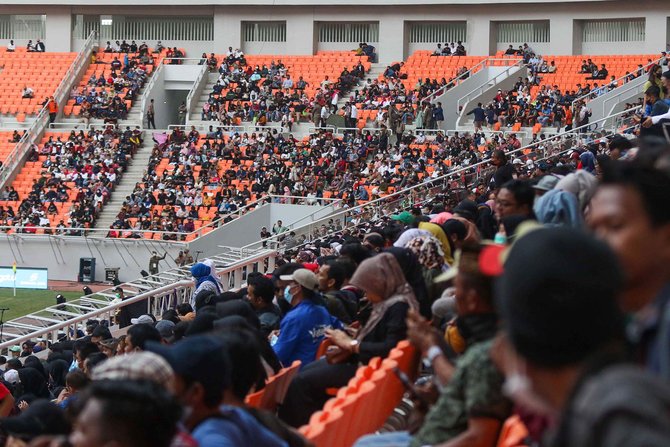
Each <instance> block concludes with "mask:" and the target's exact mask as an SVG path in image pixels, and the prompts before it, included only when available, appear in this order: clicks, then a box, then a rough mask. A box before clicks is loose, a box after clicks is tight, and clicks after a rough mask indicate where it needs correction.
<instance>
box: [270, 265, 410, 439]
mask: <svg viewBox="0 0 670 447" xmlns="http://www.w3.org/2000/svg"><path fill="white" fill-rule="evenodd" d="M350 283H351V284H352V285H353V286H354V287H357V288H359V289H361V290H363V291H364V292H365V296H366V298H367V300H368V301H369V302H370V303H371V304H372V313H371V314H370V318H369V319H368V321H367V322H366V323H365V325H364V326H363V327H362V328H361V329H360V330H359V331H358V333H357V334H356V336H355V337H352V336H350V335H349V334H347V333H346V332H344V331H341V330H330V329H329V330H326V336H327V337H328V339H329V340H330V341H331V343H332V344H333V346H331V348H329V350H328V353H327V354H326V358H325V359H320V360H317V361H315V362H313V363H311V364H309V365H307V366H306V367H305V368H304V369H303V370H302V371H301V372H300V374H298V376H297V377H296V378H295V380H294V381H293V382H292V383H291V385H290V387H289V389H288V393H287V394H286V398H285V399H284V404H283V405H282V407H281V408H280V411H279V417H280V418H281V419H283V420H284V421H285V422H286V423H288V424H289V425H292V426H294V427H299V426H301V425H303V424H306V423H307V422H308V421H309V418H310V416H311V415H312V413H314V412H315V411H317V410H319V409H320V408H322V407H323V404H324V403H325V402H326V401H327V400H328V398H329V396H328V395H327V394H326V392H325V391H326V389H327V388H331V387H342V386H344V385H346V384H347V382H348V381H349V380H350V379H351V378H352V377H353V376H354V375H355V374H356V370H357V369H358V366H359V365H360V364H367V362H369V361H370V359H371V358H373V357H386V356H387V355H388V353H389V351H391V349H392V348H394V347H395V346H396V345H397V344H398V342H399V341H400V340H403V339H405V338H406V336H407V325H406V321H405V320H406V318H407V311H408V310H409V309H413V310H418V303H417V301H416V298H415V296H414V293H413V292H412V288H411V287H410V285H409V284H408V283H407V281H406V280H405V277H404V275H403V274H402V270H401V268H400V265H399V264H398V261H397V260H396V258H395V257H394V256H393V255H392V254H390V253H381V254H379V255H377V256H374V257H372V258H369V259H366V260H365V261H363V262H362V263H361V264H360V265H359V266H358V269H357V270H356V272H355V273H354V275H353V277H352V278H351V281H350Z"/></svg>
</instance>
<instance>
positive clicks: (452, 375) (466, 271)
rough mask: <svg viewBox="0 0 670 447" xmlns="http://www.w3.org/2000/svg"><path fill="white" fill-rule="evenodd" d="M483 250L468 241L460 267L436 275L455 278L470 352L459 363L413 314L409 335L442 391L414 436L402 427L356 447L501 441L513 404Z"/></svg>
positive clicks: (462, 332) (462, 327)
mask: <svg viewBox="0 0 670 447" xmlns="http://www.w3.org/2000/svg"><path fill="white" fill-rule="evenodd" d="M482 251H483V248H482V246H481V245H480V244H465V245H464V246H463V248H462V250H461V252H460V254H459V255H458V256H457V257H458V263H457V265H456V266H455V267H454V268H452V269H451V270H449V271H448V272H447V273H445V274H443V275H441V276H442V277H438V278H436V280H439V281H445V280H449V279H453V280H454V286H455V306H456V313H457V315H458V318H457V319H456V326H457V328H458V332H459V333H460V336H461V337H462V338H463V340H464V342H465V351H464V352H463V353H462V354H461V355H460V356H459V357H458V358H457V360H456V361H455V362H454V363H452V362H451V361H450V360H449V359H448V358H447V356H446V355H445V353H444V351H443V350H442V349H441V347H440V346H441V345H443V343H442V341H441V340H440V339H441V338H442V335H441V334H439V333H438V332H437V330H435V329H434V328H433V327H432V326H431V325H430V323H429V322H428V321H427V320H425V319H423V318H422V317H421V316H420V315H418V314H417V313H416V312H411V313H410V314H409V317H408V336H409V339H410V341H411V342H412V344H413V345H414V346H416V347H417V348H418V349H419V350H420V351H421V353H422V355H423V358H424V362H425V363H426V364H430V365H431V366H432V368H433V371H434V372H435V379H436V382H437V386H438V388H439V389H441V392H440V397H439V398H438V400H437V402H436V403H435V405H433V406H432V407H431V409H430V410H429V411H428V413H427V414H426V416H425V419H424V421H423V424H422V425H421V427H420V429H419V430H418V431H417V432H416V433H414V434H413V435H411V434H410V433H409V432H406V431H403V432H392V433H385V434H382V435H371V436H366V437H363V438H361V439H360V440H359V441H358V442H357V443H356V444H355V446H356V447H372V446H394V447H400V446H403V447H404V446H412V447H419V446H424V445H436V444H440V445H442V443H445V444H444V445H449V446H463V447H465V446H478V447H479V446H481V447H484V446H487V447H493V446H495V445H496V442H497V440H498V433H499V431H500V428H501V427H502V424H503V422H504V421H505V419H507V417H508V416H509V415H510V412H511V409H512V403H511V401H510V400H509V399H508V398H506V397H505V396H504V395H503V392H502V385H503V375H502V373H501V372H500V371H499V370H498V368H497V367H496V366H495V365H494V364H493V360H492V358H491V355H490V351H491V345H492V341H493V337H494V336H495V334H496V332H497V330H498V316H497V315H496V313H495V310H494V307H493V296H492V295H493V278H492V277H491V276H488V275H485V274H484V273H482V271H481V270H480V257H481V253H482ZM454 275H455V276H454ZM445 338H446V337H445ZM452 347H453V346H452Z"/></svg>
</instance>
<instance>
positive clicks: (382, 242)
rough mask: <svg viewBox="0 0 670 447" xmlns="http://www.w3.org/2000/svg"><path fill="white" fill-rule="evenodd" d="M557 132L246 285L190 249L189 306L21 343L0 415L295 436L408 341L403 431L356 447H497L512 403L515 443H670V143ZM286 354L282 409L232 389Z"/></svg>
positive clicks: (172, 433)
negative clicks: (460, 184) (262, 406)
mask: <svg viewBox="0 0 670 447" xmlns="http://www.w3.org/2000/svg"><path fill="white" fill-rule="evenodd" d="M566 146H567V147H566ZM560 149H561V150H560V151H559V152H558V153H556V154H553V155H552V156H550V157H548V158H546V159H545V160H535V161H533V160H532V155H530V154H524V156H523V157H521V156H520V157H519V158H518V160H519V161H518V162H517V158H515V159H511V157H509V158H508V155H507V153H508V152H509V148H507V147H506V148H504V149H496V150H495V151H494V152H493V157H492V167H493V168H492V171H491V172H490V174H489V175H487V176H485V178H482V179H479V180H477V181H476V182H475V183H474V184H471V185H469V186H468V189H467V191H465V193H464V196H463V195H459V196H456V195H454V194H452V193H451V192H450V191H444V193H443V194H440V195H436V196H434V197H432V199H431V200H425V201H424V202H423V203H420V204H417V206H415V207H413V208H411V209H410V210H409V211H402V212H398V213H397V214H394V215H393V216H391V217H390V218H379V217H377V218H370V219H367V220H365V221H361V222H359V225H356V226H354V227H347V228H345V229H343V230H341V231H338V230H337V228H335V227H334V226H333V228H332V230H335V233H334V234H331V235H329V236H326V237H321V238H320V239H318V240H315V241H311V242H309V243H308V244H306V245H304V246H302V247H300V248H299V249H295V250H289V251H287V252H286V253H285V259H281V258H280V259H279V262H278V267H277V268H276V269H275V270H274V271H273V272H269V273H268V274H267V275H263V274H261V273H258V272H248V273H247V276H246V280H247V284H246V286H245V287H244V288H242V289H241V290H236V291H225V290H226V289H227V286H226V285H224V284H222V283H221V282H220V279H219V277H218V276H217V273H216V268H215V265H214V264H213V263H212V262H211V261H209V260H205V261H204V262H199V263H196V264H193V265H192V266H191V267H190V272H191V275H192V276H193V279H194V282H195V286H194V287H195V288H194V291H193V295H192V297H191V299H190V300H189V302H187V303H183V304H180V305H178V306H177V307H176V308H175V309H170V310H167V311H166V312H165V313H164V314H163V315H160V316H153V315H148V314H144V315H134V314H131V310H130V307H122V308H120V311H119V312H118V313H117V314H116V315H115V317H114V321H106V320H104V321H89V322H87V324H86V326H85V327H81V328H79V330H78V331H77V332H76V333H74V332H73V333H71V334H65V333H62V337H61V339H60V340H59V341H58V342H57V343H53V344H47V343H46V342H44V341H40V340H35V341H34V342H26V343H24V344H23V345H22V346H15V347H13V348H12V349H10V352H11V355H12V358H11V359H10V360H7V361H6V363H5V366H4V371H5V372H4V377H3V378H4V381H3V382H2V385H0V391H2V392H1V393H0V404H1V405H0V413H2V415H3V416H10V417H8V418H4V419H2V420H0V426H1V427H2V428H3V429H4V431H5V432H6V433H7V435H8V436H9V437H10V438H11V440H16V439H19V440H21V441H23V442H31V441H34V440H35V439H36V438H37V437H38V436H43V435H46V436H48V437H49V439H50V440H51V441H50V442H52V444H49V445H63V444H62V441H64V440H65V439H69V442H70V444H71V445H73V446H75V447H83V446H88V445H106V444H110V443H116V444H118V445H123V446H133V447H134V446H138V447H139V446H146V445H152V446H156V447H162V446H166V447H167V446H169V445H200V446H203V447H208V446H219V445H235V446H242V445H251V444H257V445H262V446H288V445H291V446H298V445H308V443H307V441H306V440H305V439H304V438H303V437H302V436H301V435H300V434H299V433H298V432H296V431H295V429H296V428H298V427H300V426H302V425H303V424H306V423H307V422H308V421H309V419H310V417H311V415H312V414H313V413H314V412H315V411H317V410H319V409H321V408H322V407H323V406H324V404H325V403H326V402H327V400H328V399H330V398H331V397H332V394H331V393H330V391H329V389H331V388H338V387H342V386H344V385H346V384H347V383H348V382H349V380H350V379H351V378H353V377H354V375H355V374H356V371H357V369H358V367H359V366H360V365H365V364H366V363H368V362H371V360H372V359H373V358H374V357H382V358H383V357H386V356H387V355H388V354H389V352H390V350H391V349H392V348H393V347H394V346H395V345H396V344H397V343H398V342H399V341H400V340H403V339H406V338H408V339H409V340H410V342H411V343H412V345H414V347H415V348H416V349H417V350H418V351H419V352H420V353H421V356H422V358H423V362H421V363H420V364H419V365H418V368H419V371H420V376H421V378H420V379H419V381H418V382H417V384H416V385H412V384H411V383H410V384H409V385H408V386H410V387H411V393H410V394H409V399H410V400H411V401H412V402H413V403H412V404H410V405H409V406H407V403H405V407H404V408H405V410H409V411H408V413H409V414H406V413H407V411H404V412H403V414H405V415H404V416H398V415H396V417H395V418H394V421H395V422H394V424H396V426H395V428H396V429H398V428H407V427H409V429H405V430H403V431H397V430H396V431H391V432H386V433H383V434H373V435H370V436H366V437H365V438H363V439H361V440H359V441H358V442H357V443H356V445H357V446H359V447H365V446H423V445H454V446H460V445H463V446H466V445H467V446H471V445H478V446H491V447H492V446H495V445H497V441H498V438H499V436H500V431H501V427H502V424H503V422H505V421H506V420H508V418H509V417H510V416H511V415H513V414H515V415H517V416H518V417H519V420H520V421H523V424H524V425H523V426H524V427H525V428H524V430H526V434H525V437H524V438H523V439H522V440H520V442H521V443H522V444H523V445H541V446H556V447H558V446H567V445H570V446H590V447H594V446H611V445H634V446H638V445H639V446H663V445H667V444H668V443H669V442H670V416H669V415H668V412H667V411H666V409H667V408H668V406H670V384H668V380H670V368H669V367H668V365H670V350H669V349H667V348H668V343H670V341H669V340H668V338H667V337H668V331H669V330H670V328H669V327H668V325H669V324H670V323H669V322H668V319H667V318H666V316H667V315H668V312H670V310H669V309H670V307H669V306H670V303H669V298H670V295H669V294H668V281H669V280H670V268H669V267H668V265H670V236H669V235H670V214H669V213H668V211H667V207H666V206H665V204H664V203H665V200H666V199H667V197H668V196H670V172H669V171H668V168H667V167H668V162H669V161H670V150H669V149H668V145H667V142H666V141H659V140H656V139H648V138H643V139H640V140H635V139H629V138H626V137H624V136H621V135H615V136H612V137H608V138H605V137H598V139H596V140H588V139H587V138H586V137H584V138H583V139H580V140H575V141H572V142H563V143H562V145H561V147H560ZM523 158H527V159H528V161H526V162H524V161H523ZM510 159H511V160H510ZM470 188H472V189H470ZM272 231H273V233H275V234H280V235H281V234H286V233H287V232H288V230H287V229H286V228H285V227H283V225H282V224H281V222H278V223H277V224H276V225H275V227H274V228H273V229H272ZM264 234H265V235H266V236H265V237H268V235H271V233H270V232H269V231H267V229H265V231H264ZM115 292H116V293H117V297H116V301H115V302H123V301H124V300H126V299H128V297H126V296H125V294H124V293H125V292H124V290H123V288H122V287H118V288H117V289H115ZM111 323H118V324H119V325H120V326H121V327H129V328H128V330H127V333H126V335H123V336H121V337H114V336H113V335H112V332H111V331H110V328H109V327H108V326H109V325H110V324H111ZM324 340H325V341H326V342H327V343H328V344H329V345H330V346H329V347H328V349H327V350H326V351H325V355H324V356H323V357H321V358H317V355H316V354H317V351H318V350H319V348H320V346H321V345H322V343H323V342H324ZM44 350H48V351H49V352H48V356H47V358H46V360H40V359H38V358H37V357H36V356H35V354H36V353H38V352H39V351H44ZM295 361H300V362H301V367H300V372H299V373H298V374H297V376H296V377H295V379H294V380H293V381H292V382H291V384H290V386H289V387H288V390H287V392H286V397H285V399H284V401H283V403H282V405H281V406H280V407H279V409H278V412H277V413H276V414H274V413H268V412H263V411H260V410H257V409H254V408H250V407H248V406H247V405H246V404H245V397H246V396H247V395H248V394H249V393H250V392H252V391H257V390H259V389H262V387H263V386H264V384H265V380H266V378H267V377H270V376H273V375H274V374H276V373H277V371H278V370H279V369H280V368H281V367H282V366H288V365H291V364H292V363H293V362H295ZM375 391H376V392H383V391H384V390H379V389H376V390H375ZM49 400H51V401H53V403H49ZM399 414H400V413H399ZM11 415H13V416H11ZM357 417H366V415H365V414H359V415H357ZM398 417H400V419H402V420H403V421H404V424H400V425H402V427H399V426H397V425H398V424H399V423H398ZM38 421H40V422H42V421H49V422H48V423H37V422H38ZM179 421H180V422H179ZM519 423H520V422H519ZM387 428H388V427H387ZM59 440H61V441H59ZM32 445H37V444H32ZM40 445H46V444H40Z"/></svg>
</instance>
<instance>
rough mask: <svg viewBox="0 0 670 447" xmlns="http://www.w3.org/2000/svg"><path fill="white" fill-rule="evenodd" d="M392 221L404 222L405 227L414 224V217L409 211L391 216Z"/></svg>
mask: <svg viewBox="0 0 670 447" xmlns="http://www.w3.org/2000/svg"><path fill="white" fill-rule="evenodd" d="M391 219H393V220H397V221H399V222H402V223H404V224H405V225H409V224H411V223H412V222H414V216H413V215H412V213H410V212H409V211H403V212H402V213H400V214H394V215H392V216H391Z"/></svg>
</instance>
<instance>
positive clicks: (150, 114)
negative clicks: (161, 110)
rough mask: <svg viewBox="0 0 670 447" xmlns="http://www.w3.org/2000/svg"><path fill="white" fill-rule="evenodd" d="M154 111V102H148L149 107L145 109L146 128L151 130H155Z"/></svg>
mask: <svg viewBox="0 0 670 447" xmlns="http://www.w3.org/2000/svg"><path fill="white" fill-rule="evenodd" d="M155 117H156V115H155V109H154V100H153V99H152V100H151V101H150V102H149V107H147V127H148V128H149V129H151V128H152V127H153V128H154V129H155V128H156V121H155Z"/></svg>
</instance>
